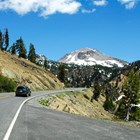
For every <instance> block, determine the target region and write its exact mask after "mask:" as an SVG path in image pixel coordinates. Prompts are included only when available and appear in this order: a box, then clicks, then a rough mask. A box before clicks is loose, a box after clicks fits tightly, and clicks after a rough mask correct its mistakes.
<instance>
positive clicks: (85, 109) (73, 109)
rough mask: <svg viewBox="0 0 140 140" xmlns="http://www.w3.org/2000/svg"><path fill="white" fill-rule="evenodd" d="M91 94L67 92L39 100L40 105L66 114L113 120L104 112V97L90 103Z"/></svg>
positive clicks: (89, 91)
mask: <svg viewBox="0 0 140 140" xmlns="http://www.w3.org/2000/svg"><path fill="white" fill-rule="evenodd" d="M92 95H93V92H92V91H91V89H87V90H85V91H83V92H69V93H68V92H67V93H64V94H60V95H53V96H49V97H44V98H42V99H40V100H39V102H40V103H41V104H42V105H45V106H48V107H49V108H52V109H57V110H59V111H64V112H68V113H73V114H78V115H83V116H87V117H91V118H101V119H109V120H112V119H113V117H114V116H113V115H112V114H111V113H109V112H107V111H105V110H104V108H103V104H104V101H105V97H103V96H100V98H99V100H98V101H95V100H93V102H91V101H90V99H91V97H92Z"/></svg>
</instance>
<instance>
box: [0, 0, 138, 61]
mask: <svg viewBox="0 0 140 140" xmlns="http://www.w3.org/2000/svg"><path fill="white" fill-rule="evenodd" d="M5 28H8V30H9V36H10V45H12V43H14V42H15V41H16V40H17V39H19V37H20V36H22V38H23V40H24V42H25V44H26V48H27V49H28V48H29V44H30V43H33V44H34V46H35V48H36V52H37V53H38V54H44V55H46V56H47V57H48V58H49V59H52V60H58V59H60V58H61V57H63V56H64V55H65V54H66V53H69V52H72V51H75V50H78V49H80V48H84V47H89V48H96V49H97V50H99V51H101V52H103V53H105V54H107V55H110V56H113V57H116V58H120V59H123V60H125V61H128V62H132V61H136V60H139V59H140V1H139V0H28V1H23V0H0V29H1V31H2V32H4V29H5Z"/></svg>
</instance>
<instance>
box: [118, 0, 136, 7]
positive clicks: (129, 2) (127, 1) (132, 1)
mask: <svg viewBox="0 0 140 140" xmlns="http://www.w3.org/2000/svg"><path fill="white" fill-rule="evenodd" d="M118 1H119V2H120V3H121V4H123V5H125V8H126V9H132V8H134V7H135V6H136V4H137V2H138V0H118Z"/></svg>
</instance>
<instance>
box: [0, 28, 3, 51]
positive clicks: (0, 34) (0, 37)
mask: <svg viewBox="0 0 140 140" xmlns="http://www.w3.org/2000/svg"><path fill="white" fill-rule="evenodd" d="M0 49H1V50H3V34H2V32H1V30H0Z"/></svg>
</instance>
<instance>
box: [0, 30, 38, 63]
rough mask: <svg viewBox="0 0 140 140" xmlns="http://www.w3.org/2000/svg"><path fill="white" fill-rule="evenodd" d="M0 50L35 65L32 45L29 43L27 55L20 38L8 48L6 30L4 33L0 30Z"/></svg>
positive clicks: (7, 33) (34, 53)
mask: <svg viewBox="0 0 140 140" xmlns="http://www.w3.org/2000/svg"><path fill="white" fill-rule="evenodd" d="M0 50H1V51H7V52H10V53H11V54H12V55H18V57H19V58H21V57H22V58H25V59H28V60H29V61H31V62H33V63H36V52H35V47H34V45H33V44H32V43H30V46H29V53H28V54H27V49H26V47H25V43H24V41H23V39H22V37H20V38H19V39H17V40H16V41H15V42H14V43H13V44H12V46H9V32H8V29H7V28H6V29H5V30H4V33H3V32H2V31H1V30H0Z"/></svg>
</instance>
